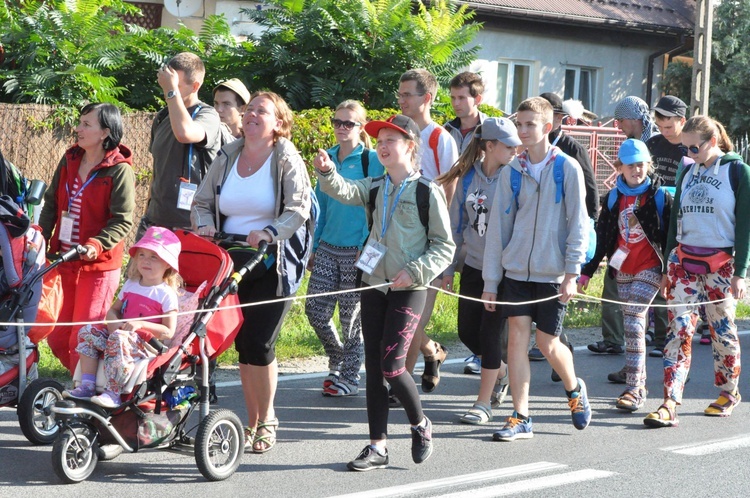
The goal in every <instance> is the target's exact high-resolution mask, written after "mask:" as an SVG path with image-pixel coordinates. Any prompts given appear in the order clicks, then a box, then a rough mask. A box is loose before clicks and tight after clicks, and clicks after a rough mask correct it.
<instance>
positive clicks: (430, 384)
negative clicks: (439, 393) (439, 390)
mask: <svg viewBox="0 0 750 498" xmlns="http://www.w3.org/2000/svg"><path fill="white" fill-rule="evenodd" d="M435 349H436V350H437V353H435V354H434V355H430V356H425V357H424V372H423V373H422V392H425V393H431V392H432V391H434V390H435V388H436V387H437V386H438V384H440V366H441V365H442V364H443V363H444V362H445V358H446V357H447V356H448V350H447V349H446V348H445V346H443V345H442V344H439V343H437V342H436V343H435Z"/></svg>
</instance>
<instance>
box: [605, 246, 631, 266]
mask: <svg viewBox="0 0 750 498" xmlns="http://www.w3.org/2000/svg"><path fill="white" fill-rule="evenodd" d="M628 254H630V249H628V248H627V247H618V248H617V250H616V251H615V253H614V254H613V255H612V257H611V258H609V266H611V267H612V268H614V269H615V270H618V271H619V270H620V268H622V264H623V263H624V262H625V259H626V258H627V257H628Z"/></svg>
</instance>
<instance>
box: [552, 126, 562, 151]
mask: <svg viewBox="0 0 750 498" xmlns="http://www.w3.org/2000/svg"><path fill="white" fill-rule="evenodd" d="M562 134H563V131H562V128H560V133H558V134H557V137H556V138H555V141H554V142H552V146H553V147H554V146H555V145H557V142H559V141H560V138H562Z"/></svg>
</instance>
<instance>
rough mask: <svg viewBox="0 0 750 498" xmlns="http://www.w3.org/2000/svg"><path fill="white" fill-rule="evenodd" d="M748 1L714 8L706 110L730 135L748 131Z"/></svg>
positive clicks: (724, 2)
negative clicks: (707, 107)
mask: <svg viewBox="0 0 750 498" xmlns="http://www.w3.org/2000/svg"><path fill="white" fill-rule="evenodd" d="M748 46H750V0H722V2H721V3H720V4H719V5H718V6H717V7H716V10H715V11H714V26H713V50H712V53H713V60H712V62H711V96H710V101H709V103H710V104H709V111H710V113H711V115H713V116H715V117H716V118H717V119H718V120H719V121H721V122H722V123H723V124H724V125H725V126H726V128H727V131H728V132H729V134H730V135H732V136H733V137H740V136H743V135H746V134H748V133H750V111H748V105H747V103H748V100H750V79H748V77H747V75H748V74H749V73H750V53H749V52H748V50H747V47H748Z"/></svg>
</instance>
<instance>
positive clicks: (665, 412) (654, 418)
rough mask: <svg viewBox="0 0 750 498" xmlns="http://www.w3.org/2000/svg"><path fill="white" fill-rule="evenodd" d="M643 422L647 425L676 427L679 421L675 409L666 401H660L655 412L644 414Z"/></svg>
mask: <svg viewBox="0 0 750 498" xmlns="http://www.w3.org/2000/svg"><path fill="white" fill-rule="evenodd" d="M643 423H644V424H646V425H647V426H648V427H677V426H678V425H679V424H680V421H679V420H677V413H676V412H675V409H674V408H671V407H670V406H669V405H668V404H666V403H662V405H661V406H660V407H659V408H658V409H657V410H656V411H655V412H651V413H649V414H648V415H646V418H644V419H643Z"/></svg>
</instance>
